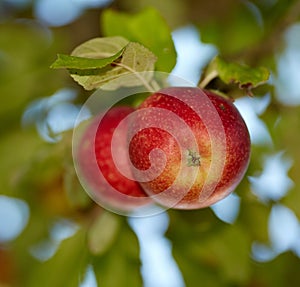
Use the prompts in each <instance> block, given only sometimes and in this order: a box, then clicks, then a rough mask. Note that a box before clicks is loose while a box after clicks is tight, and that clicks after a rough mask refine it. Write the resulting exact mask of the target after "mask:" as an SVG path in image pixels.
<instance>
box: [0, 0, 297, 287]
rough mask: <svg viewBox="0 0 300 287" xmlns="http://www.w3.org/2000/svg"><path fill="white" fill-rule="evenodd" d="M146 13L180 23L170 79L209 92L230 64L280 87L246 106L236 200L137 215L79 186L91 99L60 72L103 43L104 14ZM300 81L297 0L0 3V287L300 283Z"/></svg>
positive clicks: (242, 105) (173, 25)
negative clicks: (245, 146)
mask: <svg viewBox="0 0 300 287" xmlns="http://www.w3.org/2000/svg"><path fill="white" fill-rule="evenodd" d="M148 6H151V7H154V8H156V9H157V10H158V11H159V12H160V13H161V14H162V16H163V17H164V18H165V20H166V22H167V24H168V25H169V27H170V32H171V33H172V37H173V41H174V44H175V48H176V51H177V62H176V66H175V67H174V69H173V71H172V73H174V74H176V75H178V76H180V77H183V78H184V79H186V80H188V81H192V82H194V83H197V81H198V80H199V77H200V76H201V73H202V72H203V69H204V67H205V66H206V64H207V63H208V62H209V61H210V60H211V59H212V58H213V57H214V56H215V55H217V54H220V55H222V56H223V57H225V58H226V59H228V60H230V61H238V62H242V63H246V64H248V65H250V66H260V65H262V66H266V67H267V68H268V69H270V72H271V77H270V80H269V82H268V85H265V86H264V87H262V88H261V89H257V90H255V94H254V97H253V98H250V97H248V96H244V97H240V98H238V99H237V100H236V101H235V104H236V106H237V107H238V108H239V110H240V111H241V113H242V115H243V117H244V118H245V121H246V123H247V125H248V127H249V130H250V134H251V140H252V155H251V163H250V166H249V169H248V172H247V174H246V176H245V178H244V180H243V181H242V183H241V184H240V185H239V186H238V188H237V189H236V191H235V192H234V193H233V194H232V195H231V196H229V197H228V198H226V199H225V200H223V201H221V202H220V203H218V204H216V205H214V206H212V207H211V208H206V209H203V210H196V211H175V210H169V211H168V212H163V213H161V214H159V215H157V216H153V217H148V218H125V217H122V216H118V215H115V214H112V213H109V212H107V211H105V210H103V209H102V208H101V207H99V206H97V205H96V204H95V203H93V202H92V201H91V200H90V199H89V198H88V196H87V195H86V193H85V192H84V190H83V189H82V187H81V186H80V184H79V182H78V180H77V177H76V173H75V171H74V167H73V163H72V153H71V139H72V128H73V125H74V122H75V120H76V116H77V115H78V112H79V111H80V108H81V106H82V104H83V103H84V102H85V100H86V99H87V98H88V96H89V95H90V93H89V92H87V91H84V90H83V89H82V88H81V87H80V86H79V85H77V84H76V83H75V82H73V80H72V79H71V78H70V77H69V75H68V73H67V72H66V71H63V70H52V69H50V68H49V67H50V65H51V64H52V63H53V62H54V60H55V59H56V54H57V53H65V54H67V53H70V52H71V51H72V49H73V48H74V47H76V46H77V45H79V44H80V43H82V42H84V41H86V40H88V39H90V38H93V37H99V36H102V30H101V28H102V27H101V24H100V23H101V22H100V18H101V15H102V14H103V12H104V11H105V10H106V9H115V10H117V11H122V12H125V13H138V12H139V11H141V10H142V9H143V8H145V7H148ZM140 29H143V27H140ZM299 71H300V1H297V0H289V1H284V0H261V1H246V0H245V1H236V0H235V1H234V0H227V1H222V0H217V1H202V0H200V1H193V0H164V1H161V0H160V1H158V0H135V1H131V0H36V1H34V0H0V95H1V104H0V286H1V287H4V286H5V287H7V286H28V287H34V286H44V287H47V286H56V287H60V286H80V287H94V286H95V287H96V286H99V287H102V286H103V287H106V286H107V287H123V286H130V287H135V286H145V287H154V286H155V287H183V286H186V287H193V286H204V287H206V286H207V287H208V286H222V287H223V286H225V287H227V286H228V287H229V286H230V287H233V286H247V287H256V286H257V287H269V286H272V287H274V286H275V287H277V286H278V287H282V286H300V223H299V219H300V176H299V175H300V174H299V173H300V151H299V146H300V73H299ZM217 84H218V83H217Z"/></svg>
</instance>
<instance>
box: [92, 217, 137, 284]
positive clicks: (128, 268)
mask: <svg viewBox="0 0 300 287" xmlns="http://www.w3.org/2000/svg"><path fill="white" fill-rule="evenodd" d="M119 219H120V223H121V224H120V228H119V229H118V234H117V236H116V237H115V240H114V243H113V244H112V245H111V246H110V248H109V249H108V250H106V251H105V252H104V253H103V254H101V256H95V257H94V261H93V267H94V270H95V274H96V278H97V281H98V285H99V286H102V287H111V286H120V287H123V286H124V287H125V286H130V287H141V286H143V284H142V277H141V272H140V268H141V264H140V259H139V245H138V241H137V238H136V235H135V234H134V232H133V231H132V230H131V228H130V227H129V225H128V223H127V222H126V221H125V220H126V219H125V218H119ZM106 228H108V227H107V226H106Z"/></svg>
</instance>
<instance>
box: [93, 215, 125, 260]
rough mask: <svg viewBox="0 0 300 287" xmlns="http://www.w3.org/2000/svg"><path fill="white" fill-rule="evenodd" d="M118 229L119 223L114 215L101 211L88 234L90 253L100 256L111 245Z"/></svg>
mask: <svg viewBox="0 0 300 287" xmlns="http://www.w3.org/2000/svg"><path fill="white" fill-rule="evenodd" d="M119 228H120V221H119V218H118V217H117V216H115V215H114V214H112V213H110V212H107V211H102V212H100V215H99V216H98V217H97V218H96V220H95V221H94V223H93V224H92V226H91V227H90V229H89V232H88V235H87V236H88V246H89V249H90V251H91V253H93V254H95V255H101V254H103V253H104V252H105V251H107V250H108V249H109V248H110V247H111V246H112V244H113V242H114V240H115V238H116V236H117V235H118V231H119Z"/></svg>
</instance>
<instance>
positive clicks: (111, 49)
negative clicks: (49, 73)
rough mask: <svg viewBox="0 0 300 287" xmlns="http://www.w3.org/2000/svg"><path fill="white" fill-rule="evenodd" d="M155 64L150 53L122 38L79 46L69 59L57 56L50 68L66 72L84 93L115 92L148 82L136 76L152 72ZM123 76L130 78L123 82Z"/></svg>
mask: <svg viewBox="0 0 300 287" xmlns="http://www.w3.org/2000/svg"><path fill="white" fill-rule="evenodd" d="M99 58H100V59H99ZM155 62H156V57H155V56H154V55H153V53H152V52H151V51H149V50H148V49H147V48H145V47H143V46H142V45H140V44H139V43H134V42H129V43H128V40H126V39H124V38H122V37H104V38H96V39H92V40H89V41H87V42H85V43H83V44H81V45H80V46H78V47H77V48H76V49H75V50H74V51H73V52H72V55H71V56H68V55H58V59H57V60H56V61H55V62H54V63H53V64H52V65H51V67H52V68H67V69H68V70H69V72H70V74H71V76H72V77H73V79H74V80H75V81H76V82H78V83H79V84H80V85H82V86H83V87H84V88H85V89H86V90H92V89H96V88H102V89H105V90H116V89H117V88H120V87H131V86H139V85H142V84H143V83H144V82H148V80H149V79H148V77H147V76H144V77H143V76H142V77H141V76H140V74H139V73H142V72H145V71H153V70H154V64H155ZM124 75H132V77H130V80H129V77H126V80H123V81H122V76H124Z"/></svg>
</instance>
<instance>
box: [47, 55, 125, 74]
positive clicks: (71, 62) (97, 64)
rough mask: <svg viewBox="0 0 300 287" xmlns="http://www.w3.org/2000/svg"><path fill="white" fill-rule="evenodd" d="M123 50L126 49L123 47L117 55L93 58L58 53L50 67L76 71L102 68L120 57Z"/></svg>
mask: <svg viewBox="0 0 300 287" xmlns="http://www.w3.org/2000/svg"><path fill="white" fill-rule="evenodd" d="M123 50H124V49H121V50H120V51H119V52H118V53H116V54H115V55H113V56H111V57H107V58H103V59H91V58H83V57H76V56H69V55H63V54H58V55H57V60H56V61H55V62H54V63H53V64H52V65H51V67H50V68H52V69H53V68H54V69H61V68H67V69H72V70H74V71H76V70H94V69H100V68H103V67H105V66H107V65H109V64H111V63H112V62H114V61H115V60H117V59H118V58H120V57H121V55H122V53H123ZM79 72H80V71H79Z"/></svg>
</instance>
